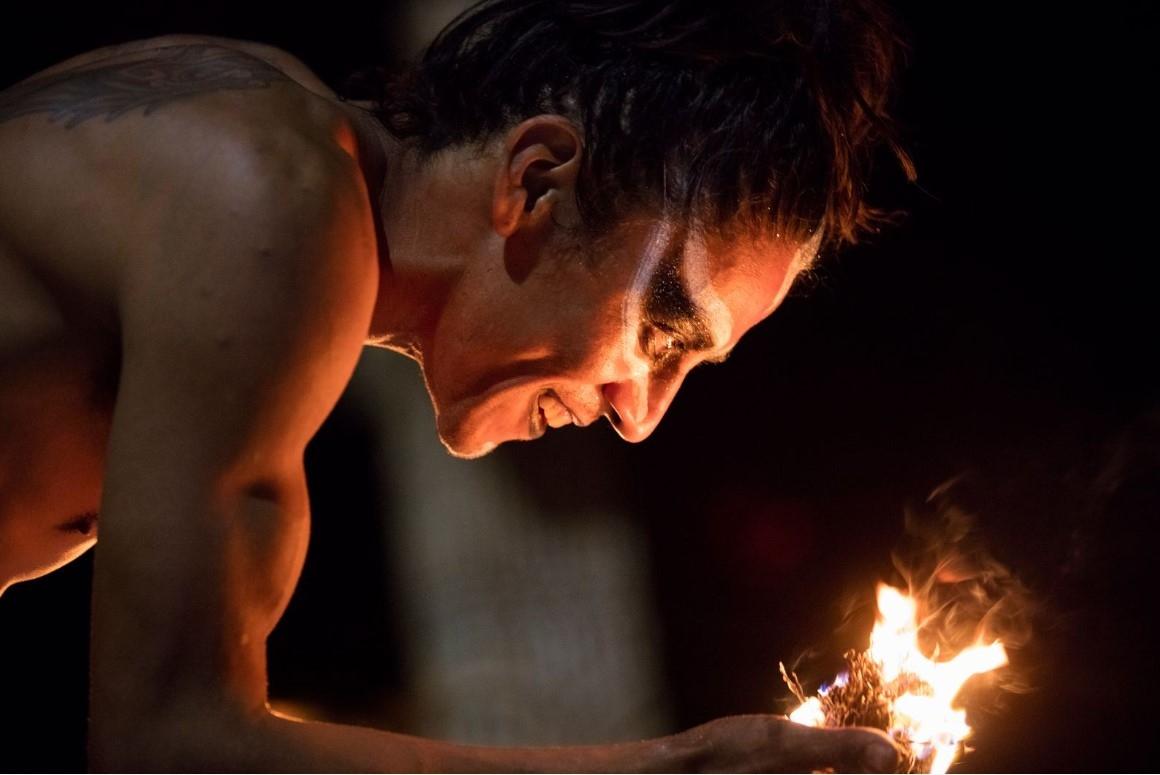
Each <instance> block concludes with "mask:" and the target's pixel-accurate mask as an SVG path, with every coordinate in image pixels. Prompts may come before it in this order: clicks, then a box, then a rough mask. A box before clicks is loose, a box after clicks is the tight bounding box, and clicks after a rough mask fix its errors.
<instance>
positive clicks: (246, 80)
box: [0, 44, 289, 129]
mask: <svg viewBox="0 0 1160 775" xmlns="http://www.w3.org/2000/svg"><path fill="white" fill-rule="evenodd" d="M287 80H289V78H288V77H287V76H286V74H285V73H283V72H282V71H281V70H278V69H277V68H275V67H274V66H273V65H270V64H268V63H266V62H265V61H263V60H261V59H258V58H257V57H254V56H251V55H249V54H246V53H244V52H241V51H234V50H232V49H228V48H223V47H220V46H213V45H205V44H190V45H178V46H168V47H165V48H161V49H156V50H155V51H152V52H150V57H149V58H148V59H140V60H135V61H129V62H118V63H116V64H111V65H106V66H104V67H100V66H98V67H91V68H88V69H84V70H71V71H66V72H62V73H53V74H52V75H48V76H45V77H43V78H34V79H33V80H31V81H26V82H23V83H18V84H16V85H15V86H12V87H10V88H9V89H6V90H4V91H0V123H4V122H5V121H9V120H11V119H14V118H18V117H20V116H27V115H31V114H34V113H46V114H48V117H49V120H50V121H60V122H63V123H64V127H65V128H66V129H72V128H73V127H75V126H76V125H77V124H80V123H81V122H83V121H87V120H88V119H90V118H94V117H98V116H104V117H105V122H106V123H108V122H110V121H113V120H114V119H117V118H119V117H121V116H123V115H125V114H126V113H129V112H131V111H133V110H136V109H137V108H143V109H144V115H146V116H147V115H149V114H150V113H152V112H153V111H154V110H156V109H157V108H158V107H159V106H161V105H164V104H165V103H167V102H170V101H172V100H178V99H181V98H182V97H189V96H192V95H196V94H205V93H207V92H213V91H221V90H232V89H264V88H266V87H268V86H269V85H270V84H271V83H274V82H275V81H287Z"/></svg>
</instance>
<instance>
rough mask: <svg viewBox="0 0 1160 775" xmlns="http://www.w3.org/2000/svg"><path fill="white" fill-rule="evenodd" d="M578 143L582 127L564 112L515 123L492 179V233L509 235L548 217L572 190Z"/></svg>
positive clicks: (577, 170) (578, 152)
mask: <svg viewBox="0 0 1160 775" xmlns="http://www.w3.org/2000/svg"><path fill="white" fill-rule="evenodd" d="M582 149H583V143H582V141H581V140H580V133H579V132H577V131H576V127H575V126H574V125H573V124H572V122H571V121H569V120H568V119H566V118H564V117H563V116H554V115H542V116H533V117H532V118H529V119H528V120H526V121H524V122H523V123H521V124H519V125H518V126H516V127H513V128H512V129H511V130H510V131H509V132H508V133H507V136H506V137H505V140H504V151H503V159H502V162H501V164H500V168H499V170H498V171H497V173H496V179H495V192H494V196H493V198H492V209H491V214H492V225H493V227H494V228H495V231H496V233H497V234H499V235H500V236H502V237H504V238H508V237H511V236H512V235H513V234H515V233H516V231H518V230H519V229H521V228H527V227H536V226H540V225H541V224H543V223H544V221H545V220H546V219H548V218H550V217H551V213H552V210H553V209H554V208H555V207H556V206H557V205H558V204H559V203H560V202H561V201H562V199H563V197H564V196H565V195H566V194H570V193H571V192H572V189H573V186H574V185H575V183H576V177H577V175H578V174H579V171H580V158H581V152H582Z"/></svg>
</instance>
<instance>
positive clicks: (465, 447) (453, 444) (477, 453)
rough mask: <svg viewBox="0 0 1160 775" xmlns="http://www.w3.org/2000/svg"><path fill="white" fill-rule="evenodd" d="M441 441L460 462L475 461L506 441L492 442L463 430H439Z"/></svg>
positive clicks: (448, 451)
mask: <svg viewBox="0 0 1160 775" xmlns="http://www.w3.org/2000/svg"><path fill="white" fill-rule="evenodd" d="M456 431H459V432H458V433H457V432H456ZM439 441H440V442H441V443H442V444H443V448H444V449H446V450H447V453H448V454H449V455H451V456H452V457H456V458H459V459H460V460H475V459H476V458H481V457H483V456H484V455H486V454H488V453H489V452H492V451H493V450H495V448H496V447H498V446H499V445H500V444H502V443H503V441H506V439H504V440H502V441H491V440H489V439H486V438H483V437H480V436H477V435H475V434H467V433H463V432H462V429H444V428H439Z"/></svg>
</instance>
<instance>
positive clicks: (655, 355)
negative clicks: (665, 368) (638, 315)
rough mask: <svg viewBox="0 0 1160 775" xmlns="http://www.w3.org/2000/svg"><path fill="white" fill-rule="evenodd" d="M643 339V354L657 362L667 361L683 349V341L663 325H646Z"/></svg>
mask: <svg viewBox="0 0 1160 775" xmlns="http://www.w3.org/2000/svg"><path fill="white" fill-rule="evenodd" d="M644 339H645V341H644V348H643V349H644V352H645V354H646V355H648V357H649V358H651V359H653V360H654V361H657V362H658V363H668V362H670V361H672V360H673V359H674V358H678V357H680V355H681V354H682V353H684V351H685V343H684V341H682V339H681V338H680V337H679V336H677V335H676V334H675V333H673V332H672V331H670V330H668V329H666V328H665V327H664V326H659V325H650V326H648V328H647V329H646V331H645V336H644Z"/></svg>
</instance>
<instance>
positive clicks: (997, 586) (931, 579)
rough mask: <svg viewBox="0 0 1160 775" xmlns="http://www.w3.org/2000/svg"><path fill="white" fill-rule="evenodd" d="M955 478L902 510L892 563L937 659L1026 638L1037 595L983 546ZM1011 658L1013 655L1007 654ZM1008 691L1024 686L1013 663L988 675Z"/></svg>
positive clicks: (922, 639) (1013, 648) (1011, 648)
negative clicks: (901, 527) (901, 528)
mask: <svg viewBox="0 0 1160 775" xmlns="http://www.w3.org/2000/svg"><path fill="white" fill-rule="evenodd" d="M962 480H963V478H962V477H957V478H955V479H952V480H950V481H947V482H945V483H943V484H942V485H940V486H939V487H937V488H936V489H935V490H934V491H933V492H932V493H931V494H930V496H929V497H928V498H927V499H926V502H925V503H924V504H923V505H922V506H921V507H919V508H910V509H907V511H906V517H905V533H904V536H903V539H902V541H901V542H900V545H899V547H898V548H897V549H896V551H895V552H894V554H893V560H894V567H895V568H896V569H897V572H898V573H899V575H900V576H901V577H902V579H903V581H904V582H905V583H906V586H907V587H908V589H909V592H910V594H911V596H913V597H914V598H915V599H916V600H917V601H918V617H919V644H920V647H921V648H922V650H923V651H924V652H925V653H926V654H927V655H928V656H930V657H931V658H932V659H934V660H936V661H941V660H942V659H949V658H950V657H952V656H954V655H955V654H957V653H958V652H960V651H962V650H963V649H964V648H967V647H968V646H972V645H976V644H980V643H983V644H986V643H992V642H994V641H996V640H997V641H1001V642H1002V643H1003V645H1004V647H1005V648H1006V649H1007V651H1008V654H1009V655H1010V654H1013V652H1018V650H1019V649H1021V648H1023V647H1024V646H1026V645H1027V643H1028V642H1029V641H1030V640H1031V638H1032V634H1033V630H1034V627H1033V623H1034V621H1035V618H1036V615H1037V612H1038V610H1039V606H1038V604H1037V603H1036V602H1035V596H1034V595H1033V594H1032V592H1031V591H1030V590H1029V589H1028V587H1027V586H1026V585H1025V584H1024V583H1023V581H1022V580H1020V578H1019V577H1018V576H1017V575H1016V574H1015V573H1014V572H1013V571H1012V570H1011V568H1009V567H1008V566H1007V565H1005V564H1003V563H1002V562H1000V561H999V560H998V559H996V558H995V556H994V555H993V554H992V553H991V551H990V549H989V548H988V542H987V536H986V534H985V531H984V530H982V529H980V527H979V520H978V519H977V518H976V517H975V515H974V514H972V513H971V512H969V511H968V510H967V509H966V508H965V507H964V506H962V505H961V504H960V503H959V502H958V501H956V498H955V489H956V484H958V483H960V482H961V481H962ZM1013 661H1015V662H1016V664H1017V660H1013ZM992 680H994V681H997V682H998V683H999V684H1000V685H1001V686H1002V688H1004V689H1006V690H1008V691H1024V690H1026V689H1028V688H1029V687H1028V686H1027V684H1026V683H1025V680H1024V679H1022V678H1020V677H1019V671H1018V669H1017V668H1010V667H1009V668H1006V669H1004V670H1002V671H999V672H998V673H996V675H995V677H994V678H993V679H992Z"/></svg>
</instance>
